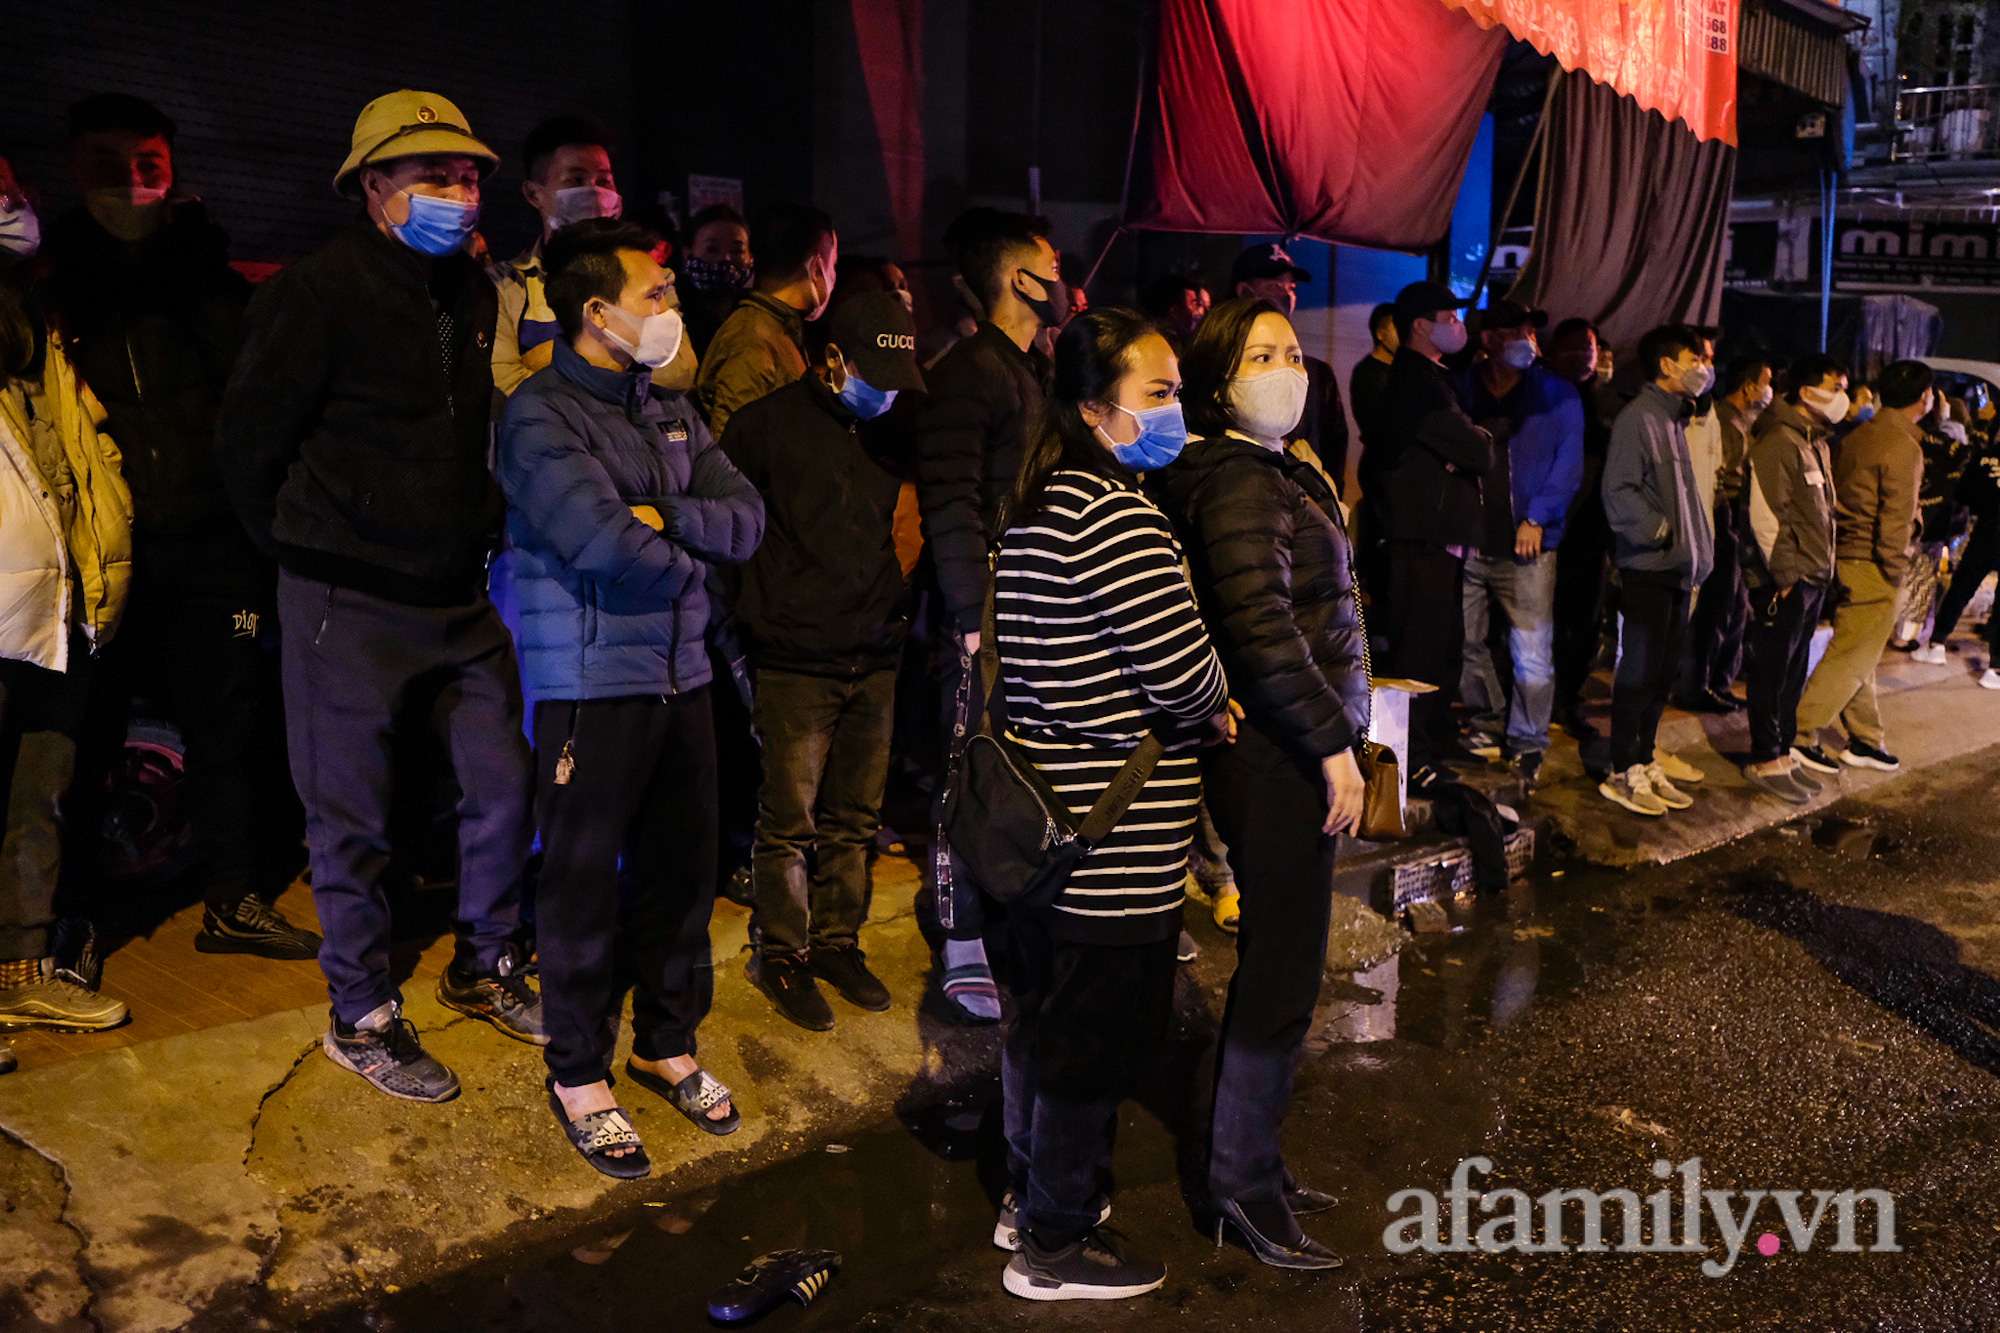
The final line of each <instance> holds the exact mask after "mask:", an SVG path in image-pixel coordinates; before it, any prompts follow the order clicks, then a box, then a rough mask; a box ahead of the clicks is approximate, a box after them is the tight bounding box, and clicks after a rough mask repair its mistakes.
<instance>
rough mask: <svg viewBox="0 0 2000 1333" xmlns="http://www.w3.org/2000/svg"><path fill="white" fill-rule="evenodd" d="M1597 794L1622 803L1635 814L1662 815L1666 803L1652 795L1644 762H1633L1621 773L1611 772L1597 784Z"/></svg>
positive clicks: (1650, 782) (1665, 811)
mask: <svg viewBox="0 0 2000 1333" xmlns="http://www.w3.org/2000/svg"><path fill="white" fill-rule="evenodd" d="M1597 794H1598V795H1599V796H1602V797H1603V798H1604V799H1605V800H1607V801H1611V802H1613V803H1614V804H1617V805H1622V806H1624V807H1625V808H1626V809H1627V810H1630V811H1631V812H1632V813H1633V814H1635V815H1655V816H1656V815H1664V814H1665V813H1667V803H1666V802H1665V801H1662V800H1661V799H1660V798H1659V797H1657V796H1655V795H1653V782H1652V779H1651V778H1649V777H1647V776H1646V766H1645V765H1644V764H1634V765H1632V767H1630V768H1628V769H1626V770H1625V771H1624V772H1623V773H1613V774H1612V775H1611V776H1610V777H1608V778H1606V779H1604V781H1602V782H1600V783H1598V784H1597Z"/></svg>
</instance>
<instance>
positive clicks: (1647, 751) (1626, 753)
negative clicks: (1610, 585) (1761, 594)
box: [1611, 569, 1688, 773]
mask: <svg viewBox="0 0 2000 1333" xmlns="http://www.w3.org/2000/svg"><path fill="white" fill-rule="evenodd" d="M1618 614H1619V616H1620V617H1621V619H1622V621H1623V624H1622V625H1621V627H1620V630H1619V642H1618V674H1617V676H1616V677H1615V678H1614V679H1613V680H1612V682H1611V767H1612V768H1613V769H1614V770H1616V771H1618V772H1621V773H1622V772H1624V771H1625V770H1626V769H1628V768H1630V767H1632V766H1633V765H1634V764H1650V763H1652V762H1653V747H1654V745H1655V744H1656V743H1657V741H1658V737H1659V731H1660V715H1661V714H1663V713H1665V712H1666V711H1667V694H1668V692H1669V691H1671V690H1672V689H1673V687H1674V673H1675V671H1676V670H1678V669H1679V666H1680V660H1681V648H1682V646H1683V645H1684V644H1685V643H1686V642H1687V624H1688V590H1687V589H1686V588H1683V587H1682V586H1681V585H1680V576H1679V575H1678V574H1655V573H1652V572H1650V571H1644V570H1632V569H1626V570H1621V571H1619V589H1618Z"/></svg>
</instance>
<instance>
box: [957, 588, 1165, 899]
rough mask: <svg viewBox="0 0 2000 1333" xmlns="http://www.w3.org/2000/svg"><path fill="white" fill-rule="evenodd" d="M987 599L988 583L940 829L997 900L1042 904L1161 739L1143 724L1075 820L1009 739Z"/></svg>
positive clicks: (1135, 786)
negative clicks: (965, 724) (966, 726)
mask: <svg viewBox="0 0 2000 1333" xmlns="http://www.w3.org/2000/svg"><path fill="white" fill-rule="evenodd" d="M993 599H994V593H993V592H992V591H991V590H989V591H988V592H987V594H986V611H985V614H984V615H983V616H982V618H981V620H980V633H979V684H978V689H979V700H978V711H977V713H976V714H975V716H977V717H978V719H979V725H978V727H977V728H976V729H974V730H973V731H972V732H971V733H970V734H969V735H966V736H964V737H963V738H962V739H963V744H962V745H960V746H958V747H957V752H956V753H955V754H954V755H953V758H952V764H951V769H950V771H949V773H948V774H947V775H946V778H945V798H944V832H945V836H946V838H947V839H948V840H949V841H950V843H951V850H952V852H953V853H954V854H955V855H956V856H957V858H958V860H959V863H960V864H961V865H962V866H963V867H964V869H965V872H966V874H967V876H968V877H970V878H971V880H972V882H973V884H974V885H975V886H977V887H978V889H979V890H980V892H982V893H984V894H986V895H987V896H988V897H991V898H993V899H994V900H995V901H997V902H1000V903H1005V904H1020V905H1022V906H1025V907H1046V906H1048V905H1049V904H1050V903H1053V902H1054V901H1055V900H1056V898H1057V896H1058V895H1059V894H1061V893H1062V890H1063V885H1064V884H1065V883H1067V882H1068V880H1069V877H1070V873H1071V872H1072V871H1074V870H1075V869H1076V866H1077V863H1078V862H1080V861H1082V860H1083V858H1084V856H1085V855H1086V854H1088V853H1089V851H1090V849H1091V848H1093V847H1095V846H1097V845H1098V844H1099V843H1101V842H1103V841H1104V839H1105V838H1106V837H1107V836H1108V835H1109V834H1110V832H1111V830H1112V829H1114V828H1116V827H1117V826H1118V821H1119V820H1120V819H1122V818H1124V816H1125V811H1126V810H1127V809H1128V808H1129V807H1130V806H1131V804H1132V802H1133V801H1134V800H1135V799H1137V797H1138V795H1139V792H1140V791H1141V789H1143V788H1144V787H1145V785H1146V780H1147V779H1148V778H1150V777H1152V775H1153V768H1154V766H1155V765H1156V764H1158V763H1159V762H1160V756H1161V755H1162V754H1164V753H1166V747H1165V746H1164V745H1162V744H1161V743H1160V738H1159V737H1158V736H1155V735H1154V734H1153V733H1152V732H1150V731H1149V732H1147V733H1146V738H1145V739H1144V740H1142V741H1140V742H1139V744H1138V745H1137V746H1136V747H1134V749H1133V751H1132V753H1131V754H1130V755H1128V756H1127V757H1126V759H1125V766H1124V767H1123V768H1120V769H1119V770H1118V772H1117V774H1116V775H1115V776H1114V777H1113V778H1112V779H1111V784H1110V785H1109V786H1108V787H1106V788H1105V789H1104V794H1103V795H1102V796H1099V797H1098V798H1097V803H1096V804H1095V805H1093V806H1091V807H1090V812H1089V813H1088V814H1086V815H1084V817H1083V819H1082V820H1081V821H1079V820H1078V819H1077V818H1076V815H1075V814H1074V813H1073V812H1072V811H1071V810H1070V808H1069V806H1067V805H1066V804H1064V803H1063V799H1062V797H1060V796H1058V795H1057V794H1056V793H1055V791H1054V790H1053V789H1051V788H1050V786H1049V784H1048V783H1047V782H1046V781H1045V780H1044V779H1043V778H1042V775H1041V774H1040V773H1039V772H1037V771H1036V770H1035V766H1034V765H1033V764H1032V763H1030V762H1028V758H1027V756H1026V755H1024V754H1022V753H1021V751H1020V749H1019V747H1017V746H1016V745H1015V744H1014V743H1013V742H1012V741H1010V740H1008V739H1007V725H1006V718H1005V715H1004V710H1003V707H1002V694H1001V689H1000V644H999V640H998V638H997V636H996V635H995V634H994V632H993V623H994V622H993Z"/></svg>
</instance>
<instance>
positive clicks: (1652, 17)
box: [1443, 0, 1739, 147]
mask: <svg viewBox="0 0 2000 1333" xmlns="http://www.w3.org/2000/svg"><path fill="white" fill-rule="evenodd" d="M1443 3H1444V4H1446V5H1447V6H1449V7H1451V8H1452V9H1457V10H1462V11H1464V12H1465V13H1466V14H1468V15H1470V16H1471V17H1472V19H1473V21H1474V22H1476V23H1478V24H1479V25H1480V26H1481V27H1483V28H1492V27H1505V28H1506V29H1507V31H1508V32H1511V33H1513V34H1514V36H1516V37H1518V38H1520V39H1521V40H1522V41H1524V42H1526V43H1527V44H1528V45H1530V46H1532V47H1534V48H1535V49H1536V50H1537V51H1540V52H1541V53H1542V54H1543V55H1548V56H1554V57H1555V58H1556V63H1557V64H1559V65H1561V66H1562V67H1563V68H1564V69H1567V70H1572V71H1575V72H1577V73H1581V74H1588V75H1590V77H1592V78H1593V79H1596V80H1597V81H1598V82H1599V83H1608V84H1610V85H1611V86H1612V87H1613V88H1616V89H1617V90H1618V91H1619V92H1621V93H1625V94H1628V95H1629V96H1630V97H1631V98H1632V100H1633V101H1635V102H1637V103H1638V104H1639V105H1640V106H1642V107H1644V108H1646V109H1647V110H1649V111H1657V112H1659V113H1660V114H1661V115H1662V116H1665V117H1666V118H1667V119H1668V120H1682V121H1686V122H1687V126H1688V128H1689V129H1691V130H1693V131H1694V132H1695V137H1696V138H1700V139H1720V140H1722V141H1723V142H1724V143H1726V144H1729V145H1731V146H1732V147H1733V146H1734V145H1735V143H1736V17H1737V8H1738V4H1739V0H1443Z"/></svg>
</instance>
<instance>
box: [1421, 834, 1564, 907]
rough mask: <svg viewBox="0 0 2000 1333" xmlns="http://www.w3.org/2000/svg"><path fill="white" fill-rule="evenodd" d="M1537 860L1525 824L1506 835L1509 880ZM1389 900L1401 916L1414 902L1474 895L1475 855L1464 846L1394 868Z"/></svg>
mask: <svg viewBox="0 0 2000 1333" xmlns="http://www.w3.org/2000/svg"><path fill="white" fill-rule="evenodd" d="M1534 860H1535V830H1534V828H1533V827H1532V826H1530V825H1522V826H1521V827H1520V828H1517V829H1515V830H1514V831H1513V832H1512V833H1509V834H1508V835H1507V878H1508V879H1510V880H1516V879H1519V878H1521V877H1522V876H1523V875H1525V874H1527V873H1528V867H1529V866H1530V865H1532V864H1533V863H1534ZM1391 884H1392V887H1391V897H1390V901H1391V902H1392V903H1393V904H1394V905H1395V910H1396V912H1397V913H1398V914H1400V913H1401V912H1402V911H1403V909H1404V908H1405V907H1407V906H1409V905H1410V904H1411V903H1416V902H1442V901H1444V900H1445V899H1447V898H1451V897H1454V896H1456V895H1458V894H1461V893H1470V892H1472V853H1471V852H1470V851H1469V850H1467V849H1466V848H1463V847H1454V848H1452V849H1451V850H1450V851H1447V852H1441V853H1439V854H1438V855H1436V856H1430V857H1425V858H1424V859H1422V860H1420V861H1409V862H1405V863H1404V864H1402V865H1399V866H1397V867H1396V868H1395V870H1394V872H1393V879H1392V881H1391Z"/></svg>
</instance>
